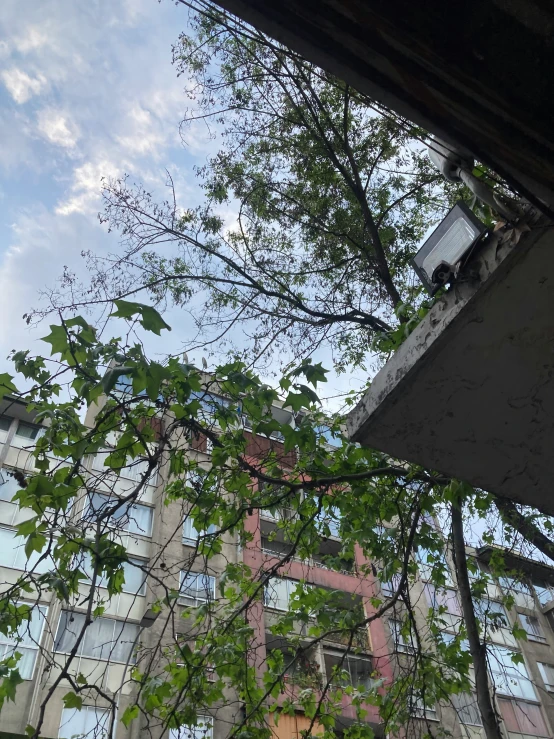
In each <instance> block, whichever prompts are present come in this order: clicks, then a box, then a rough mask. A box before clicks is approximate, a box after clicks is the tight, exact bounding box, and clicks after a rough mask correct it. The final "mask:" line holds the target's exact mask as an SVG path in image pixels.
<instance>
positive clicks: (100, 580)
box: [80, 552, 148, 596]
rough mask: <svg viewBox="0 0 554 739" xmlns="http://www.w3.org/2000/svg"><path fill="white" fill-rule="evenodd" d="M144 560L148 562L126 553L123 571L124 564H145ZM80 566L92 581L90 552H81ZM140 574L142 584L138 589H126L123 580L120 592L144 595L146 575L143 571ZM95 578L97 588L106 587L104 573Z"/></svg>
mask: <svg viewBox="0 0 554 739" xmlns="http://www.w3.org/2000/svg"><path fill="white" fill-rule="evenodd" d="M88 562H90V567H89V565H88V564H87V563H88ZM146 562H148V560H146V559H141V558H140V557H133V556H129V555H128V556H127V561H126V562H123V572H124V573H125V566H126V565H131V566H133V564H134V563H140V564H145V563H146ZM80 567H81V571H82V572H83V574H84V575H86V576H87V578H88V581H89V582H91V581H92V557H91V556H90V552H84V553H83V559H82V560H81V563H80ZM142 575H143V577H144V580H143V581H142V584H141V586H140V590H137V591H136V592H135V593H134V592H133V591H132V590H126V589H125V582H124V583H123V586H122V588H121V592H122V593H127V594H128V595H141V596H142V595H146V575H145V574H144V573H142ZM97 579H98V582H97V583H96V585H97V587H99V588H105V587H107V586H106V584H105V583H106V578H105V576H104V575H102V576H101V577H99V578H97ZM141 591H142V592H141Z"/></svg>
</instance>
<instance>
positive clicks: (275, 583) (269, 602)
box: [264, 577, 289, 611]
mask: <svg viewBox="0 0 554 739" xmlns="http://www.w3.org/2000/svg"><path fill="white" fill-rule="evenodd" d="M264 604H265V605H266V606H267V607H268V608H276V609H278V610H280V611H287V610H288V607H289V586H288V581H287V580H286V579H285V578H281V577H272V578H271V580H270V581H269V582H268V583H267V585H266V586H265V588H264Z"/></svg>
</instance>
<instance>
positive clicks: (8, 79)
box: [2, 67, 47, 105]
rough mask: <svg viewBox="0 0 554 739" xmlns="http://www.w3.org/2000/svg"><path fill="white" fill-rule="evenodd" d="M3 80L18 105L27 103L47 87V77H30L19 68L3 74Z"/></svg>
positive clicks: (40, 75) (39, 75)
mask: <svg viewBox="0 0 554 739" xmlns="http://www.w3.org/2000/svg"><path fill="white" fill-rule="evenodd" d="M2 80H3V82H4V84H5V85H6V88H7V90H8V92H9V93H10V95H11V96H12V98H13V99H14V100H15V102H16V103H19V105H21V104H22V103H26V102H27V100H29V98H31V97H32V96H33V95H38V94H39V92H41V91H42V90H43V89H44V88H45V87H46V85H47V80H46V77H44V75H42V74H40V73H39V74H38V75H37V76H36V77H30V76H29V75H28V74H27V72H24V71H23V70H22V69H18V68H17V67H12V68H11V69H6V70H5V71H4V72H2Z"/></svg>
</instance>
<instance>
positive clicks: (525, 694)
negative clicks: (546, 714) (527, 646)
mask: <svg viewBox="0 0 554 739" xmlns="http://www.w3.org/2000/svg"><path fill="white" fill-rule="evenodd" d="M487 651H488V656H489V666H490V670H491V674H492V678H493V682H494V686H495V688H496V690H497V691H498V692H499V693H502V694H504V695H512V696H514V697H515V698H526V699H529V700H536V695H535V690H534V688H533V684H532V682H531V680H530V679H529V675H528V673H527V668H526V667H525V664H515V663H514V662H513V660H512V652H511V650H509V649H506V648H504V647H499V646H496V645H492V644H490V645H488V646H487Z"/></svg>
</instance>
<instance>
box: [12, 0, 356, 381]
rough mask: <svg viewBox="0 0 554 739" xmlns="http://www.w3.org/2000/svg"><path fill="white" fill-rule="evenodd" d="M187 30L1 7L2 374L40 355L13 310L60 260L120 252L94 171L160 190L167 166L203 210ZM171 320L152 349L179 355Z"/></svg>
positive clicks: (147, 16) (132, 19)
mask: <svg viewBox="0 0 554 739" xmlns="http://www.w3.org/2000/svg"><path fill="white" fill-rule="evenodd" d="M186 23H187V11H186V8H185V7H183V6H182V5H175V3H174V2H173V1H172V0H161V2H158V0H116V1H115V2H114V1H113V0H86V2H80V1H76V0H40V2H37V0H2V12H1V14H0V140H1V146H0V315H1V316H2V320H1V321H0V371H5V370H9V369H10V365H9V363H8V362H7V360H6V359H5V358H6V356H7V354H8V352H9V351H10V350H11V349H22V348H31V350H32V351H38V352H41V353H42V352H44V351H45V345H44V344H42V346H41V345H40V344H38V342H37V339H38V337H40V336H44V335H45V334H46V333H48V330H47V327H45V326H39V327H38V328H32V329H29V327H27V326H26V324H25V321H24V320H23V319H22V315H23V314H24V313H26V312H27V311H28V310H29V308H30V307H36V306H37V305H38V304H40V298H39V293H40V291H43V290H47V289H48V288H51V287H53V286H54V285H55V282H56V280H57V279H58V278H59V276H60V275H61V273H62V270H63V268H64V266H68V267H69V268H70V269H72V270H76V271H77V273H78V274H81V275H82V274H83V270H84V262H83V259H82V257H81V252H82V251H86V250H94V251H95V252H96V253H99V254H103V253H104V254H107V253H109V252H114V251H116V250H117V247H118V242H117V235H115V234H108V233H107V230H106V227H105V226H102V225H101V224H100V223H99V221H98V217H97V214H98V212H99V210H100V209H101V200H100V181H101V178H102V177H103V176H107V177H109V176H117V175H122V174H123V173H129V174H130V175H131V176H132V178H133V181H141V182H143V183H145V184H146V185H147V187H148V189H149V190H151V191H153V192H155V193H160V194H161V193H163V190H164V183H165V180H166V169H167V170H168V171H170V172H171V175H172V177H173V180H174V182H175V184H176V188H177V190H178V194H179V198H180V202H181V203H182V205H183V206H184V207H191V206H194V205H196V204H197V203H198V202H199V199H200V193H199V191H198V188H197V185H196V180H195V176H194V172H193V167H194V165H195V164H202V163H203V162H204V161H205V160H206V156H208V155H209V153H210V151H211V150H213V149H212V148H213V147H214V142H213V141H211V140H210V139H209V137H208V136H207V132H206V130H205V128H204V127H203V125H202V124H198V125H197V126H193V127H192V128H187V138H186V145H185V144H183V142H182V141H181V138H180V136H179V122H180V121H181V120H182V118H183V114H184V110H185V108H186V107H187V106H190V100H189V99H188V97H187V95H186V86H187V79H186V78H184V77H177V75H176V71H175V69H174V67H173V66H172V64H171V48H172V44H173V43H174V42H175V41H176V40H177V38H178V35H179V33H180V32H181V31H182V30H184V29H185V28H186ZM227 215H228V218H229V223H232V222H233V213H232V209H231V211H230V212H229V213H228V214H227ZM166 318H167V321H168V322H169V323H170V324H171V325H172V327H173V331H172V332H171V334H168V333H166V332H164V340H163V342H160V341H159V340H158V341H157V342H156V343H152V344H151V345H150V346H149V347H148V348H149V350H150V352H151V353H152V354H158V353H159V354H162V353H164V352H178V351H179V350H180V349H181V345H182V342H183V340H184V339H186V338H187V337H189V336H192V335H193V334H194V333H195V332H194V329H193V327H192V325H191V321H190V318H189V317H188V315H187V314H186V313H185V312H184V311H175V310H174V311H170V312H169V314H168V316H167V317H166ZM191 359H192V360H193V361H197V362H198V361H199V359H200V357H191ZM214 359H215V358H214ZM317 359H319V360H320V361H322V362H323V363H324V366H326V367H330V366H331V361H330V357H326V356H325V355H323V356H318V357H317ZM356 375H357V376H356V377H354V376H352V375H348V376H347V377H345V376H342V377H341V378H340V380H335V381H334V382H332V383H329V385H328V386H327V392H328V394H329V395H333V394H334V393H335V392H336V391H337V390H339V388H340V389H341V390H345V389H350V388H353V387H360V386H362V385H363V384H364V382H365V380H366V373H365V372H364V371H362V370H360V371H358V372H357V373H356Z"/></svg>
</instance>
